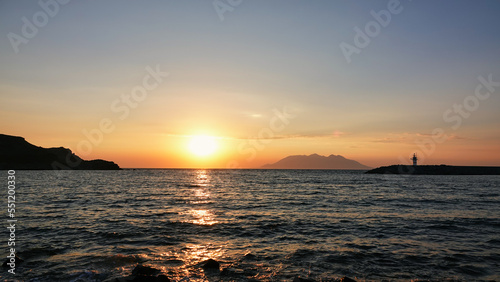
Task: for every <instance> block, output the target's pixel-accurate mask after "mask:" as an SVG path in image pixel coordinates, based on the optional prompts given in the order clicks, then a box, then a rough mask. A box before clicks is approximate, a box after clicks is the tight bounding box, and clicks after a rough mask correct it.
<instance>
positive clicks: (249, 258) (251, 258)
mask: <svg viewBox="0 0 500 282" xmlns="http://www.w3.org/2000/svg"><path fill="white" fill-rule="evenodd" d="M243 258H244V259H245V260H256V259H257V257H256V256H255V255H254V254H251V253H248V254H246V255H244V256H243Z"/></svg>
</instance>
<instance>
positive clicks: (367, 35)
mask: <svg viewBox="0 0 500 282" xmlns="http://www.w3.org/2000/svg"><path fill="white" fill-rule="evenodd" d="M408 1H411V0H408ZM402 11H403V6H402V5H401V3H400V1H399V0H389V2H388V3H387V9H383V10H380V11H378V12H375V11H374V10H371V11H370V15H371V16H372V17H373V20H372V21H369V22H367V23H366V24H365V26H364V28H363V29H361V28H359V27H358V26H355V27H354V38H353V44H349V43H347V42H345V41H343V42H341V43H340V44H339V47H340V50H341V51H342V54H343V55H344V58H345V59H346V61H347V63H349V64H350V63H351V61H352V59H351V57H352V56H353V55H354V54H360V53H361V51H362V50H363V49H364V48H366V47H368V45H370V43H371V41H372V39H373V38H375V37H377V36H378V35H379V34H380V32H381V31H382V28H386V27H387V26H388V25H389V24H390V23H391V21H392V17H393V15H398V14H400V13H401V12H402Z"/></svg>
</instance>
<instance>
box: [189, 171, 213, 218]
mask: <svg viewBox="0 0 500 282" xmlns="http://www.w3.org/2000/svg"><path fill="white" fill-rule="evenodd" d="M190 187H193V196H194V197H192V199H191V200H190V201H189V203H190V204H192V205H194V206H196V207H193V208H191V209H189V210H187V211H184V212H181V213H180V214H181V215H189V216H190V219H189V220H187V221H185V222H189V223H193V224H197V225H208V226H210V225H214V224H217V223H219V222H218V221H217V220H216V219H215V213H214V211H213V210H210V209H204V208H202V206H203V205H206V204H210V203H211V202H212V199H211V198H212V196H211V193H210V176H209V174H208V173H207V171H206V170H198V171H196V176H195V178H194V183H193V184H192V185H190Z"/></svg>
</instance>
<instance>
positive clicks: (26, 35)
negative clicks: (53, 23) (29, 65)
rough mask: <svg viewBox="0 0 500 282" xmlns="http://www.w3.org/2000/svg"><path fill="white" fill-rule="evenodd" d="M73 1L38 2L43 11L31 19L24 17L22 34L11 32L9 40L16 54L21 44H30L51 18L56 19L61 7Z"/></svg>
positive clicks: (41, 0)
mask: <svg viewBox="0 0 500 282" xmlns="http://www.w3.org/2000/svg"><path fill="white" fill-rule="evenodd" d="M70 1H71V0H40V1H38V6H40V8H41V10H39V11H37V12H35V13H34V14H33V15H32V16H31V18H30V19H28V18H27V17H22V18H21V21H22V22H23V25H22V26H21V32H20V34H17V33H14V32H9V33H8V34H7V38H8V39H9V42H10V45H11V46H12V49H14V52H15V53H16V54H17V53H19V46H20V45H21V44H28V42H29V41H30V40H31V39H33V38H34V37H35V36H36V35H37V34H38V32H39V30H40V29H41V28H43V27H45V26H46V25H47V24H48V23H49V20H50V19H51V18H54V17H55V16H56V15H57V14H58V13H59V11H60V10H61V7H62V6H64V5H66V4H68V3H69V2H70Z"/></svg>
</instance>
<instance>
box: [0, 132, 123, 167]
mask: <svg viewBox="0 0 500 282" xmlns="http://www.w3.org/2000/svg"><path fill="white" fill-rule="evenodd" d="M7 169H16V170H23V169H26V170H49V169H50V170H52V169H57V170H70V169H75V170H118V169H120V167H119V166H118V165H117V164H115V163H114V162H110V161H105V160H100V159H98V160H91V161H86V160H83V159H81V158H80V157H78V156H77V155H75V154H74V153H73V152H72V151H71V150H70V149H67V148H63V147H59V148H42V147H38V146H35V145H33V144H31V143H29V142H27V141H26V140H25V139H24V138H23V137H19V136H11V135H5V134H0V170H7Z"/></svg>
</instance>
